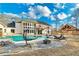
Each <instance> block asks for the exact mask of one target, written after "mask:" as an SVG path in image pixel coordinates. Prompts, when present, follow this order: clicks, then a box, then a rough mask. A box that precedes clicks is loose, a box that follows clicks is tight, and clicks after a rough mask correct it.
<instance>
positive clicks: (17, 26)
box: [15, 23, 22, 34]
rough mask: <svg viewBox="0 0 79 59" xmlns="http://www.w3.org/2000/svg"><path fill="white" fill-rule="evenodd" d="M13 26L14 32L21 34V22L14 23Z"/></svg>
mask: <svg viewBox="0 0 79 59" xmlns="http://www.w3.org/2000/svg"><path fill="white" fill-rule="evenodd" d="M15 27H16V31H15V33H16V34H21V33H22V24H21V23H16V25H15Z"/></svg>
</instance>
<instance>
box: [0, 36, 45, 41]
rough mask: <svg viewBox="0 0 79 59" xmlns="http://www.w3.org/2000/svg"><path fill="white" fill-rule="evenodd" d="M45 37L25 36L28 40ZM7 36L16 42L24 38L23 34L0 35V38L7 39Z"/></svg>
mask: <svg viewBox="0 0 79 59" xmlns="http://www.w3.org/2000/svg"><path fill="white" fill-rule="evenodd" d="M41 37H43V38H46V37H45V36H27V37H26V38H27V40H28V41H30V40H35V39H38V38H41ZM8 38H11V39H12V40H13V41H15V42H17V41H24V38H23V36H6V37H0V39H8Z"/></svg>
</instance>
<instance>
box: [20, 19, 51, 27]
mask: <svg viewBox="0 0 79 59" xmlns="http://www.w3.org/2000/svg"><path fill="white" fill-rule="evenodd" d="M22 21H24V22H25V21H26V22H34V23H41V24H44V25H48V26H51V25H50V24H48V23H46V22H43V21H39V20H32V19H23V20H21V22H22Z"/></svg>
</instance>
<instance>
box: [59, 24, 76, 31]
mask: <svg viewBox="0 0 79 59" xmlns="http://www.w3.org/2000/svg"><path fill="white" fill-rule="evenodd" d="M59 30H76V27H74V26H72V25H69V24H65V25H62V26H61V27H60V29H59Z"/></svg>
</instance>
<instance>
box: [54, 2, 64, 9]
mask: <svg viewBox="0 0 79 59" xmlns="http://www.w3.org/2000/svg"><path fill="white" fill-rule="evenodd" d="M55 7H57V8H62V9H64V8H65V3H63V5H62V4H61V3H57V4H56V5H55Z"/></svg>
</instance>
